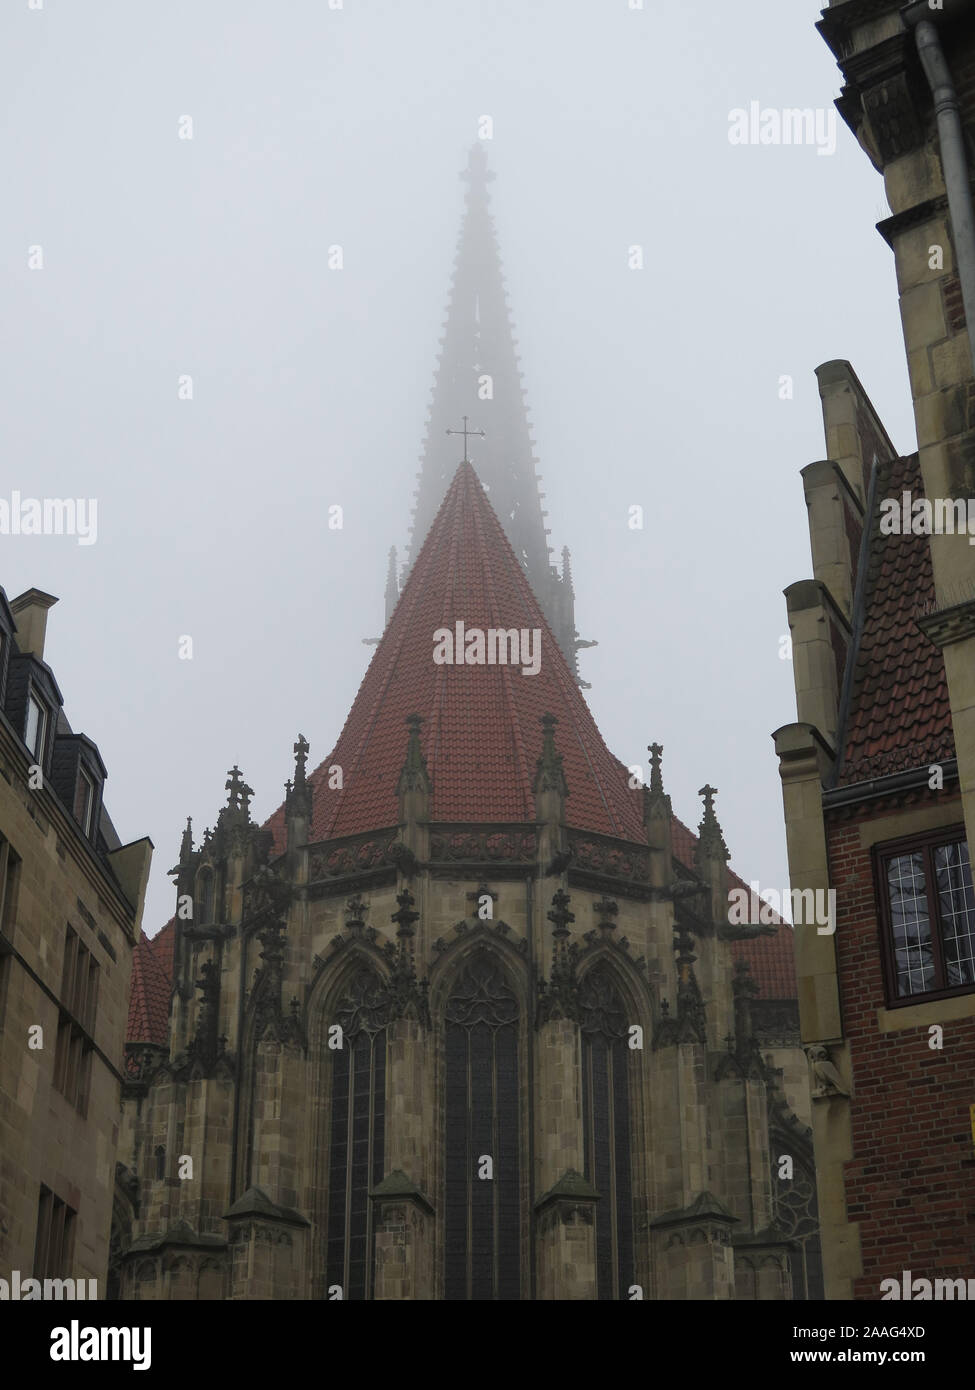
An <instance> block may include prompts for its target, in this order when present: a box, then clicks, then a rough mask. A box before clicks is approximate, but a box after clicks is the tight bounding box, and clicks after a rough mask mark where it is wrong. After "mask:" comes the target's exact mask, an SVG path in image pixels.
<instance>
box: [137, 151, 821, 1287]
mask: <svg viewBox="0 0 975 1390" xmlns="http://www.w3.org/2000/svg"><path fill="white" fill-rule="evenodd" d="M467 178H468V184H469V191H468V195H467V211H466V216H465V222H464V231H463V233H462V238H461V246H460V251H459V255H458V260H457V270H456V275H455V280H454V290H453V295H452V299H451V305H450V310H449V313H448V319H447V324H446V326H445V337H444V357H443V360H442V362H441V364H440V369H439V372H438V377H437V386H436V390H435V396H434V405H433V408H432V410H431V426H430V434H429V437H428V440H427V447H426V452H425V458H424V467H423V471H422V473H421V477H420V486H419V489H418V494H417V498H418V502H417V512H416V520H415V527H414V535H413V546H412V550H411V555H410V564H409V568H408V572H407V574H406V576H405V578H404V580H403V583H402V588H401V587H400V581H399V577H398V576H397V573H396V566H395V561H394V562H393V563H392V564H391V567H390V575H389V581H388V586H387V624H386V629H385V632H384V634H383V636H382V638H381V640H380V641H379V644H378V646H377V648H376V651H375V654H374V656H373V659H372V662H371V663H370V665H369V668H368V670H367V671H366V674H365V676H364V679H363V682H362V685H361V687H360V689H359V692H358V694H357V696H356V699H355V702H354V704H353V706H352V709H351V711H350V713H349V716H348V719H347V720H346V723H345V726H344V728H343V730H342V732H341V734H340V735H339V738H338V740H337V742H336V743H335V745H334V747H333V749H332V751H331V753H330V754H329V756H328V757H327V758H326V759H325V760H324V761H323V762H322V763H321V764H320V766H319V767H318V768H317V770H315V771H314V772H310V771H307V769H306V764H307V758H308V751H309V750H308V744H307V743H306V742H305V740H304V739H303V738H301V737H300V736H299V738H298V741H297V743H296V744H295V747H294V751H295V758H296V761H295V767H294V772H293V781H291V782H289V783H288V787H287V797H286V800H285V803H284V805H283V806H282V807H281V808H280V809H279V811H278V812H277V813H276V814H275V815H274V816H272V817H271V819H270V821H269V822H268V823H267V824H266V825H264V826H259V825H256V824H254V823H253V821H252V820H251V818H250V811H249V806H250V800H251V797H252V794H253V793H252V792H251V789H250V788H249V787H247V786H246V785H245V784H244V782H243V779H242V776H241V774H240V772H239V770H238V769H237V768H236V767H235V768H234V769H232V770H231V772H230V773H229V774H228V781H227V791H228V793H229V796H228V800H227V804H226V805H225V806H224V807H223V809H222V810H221V811H220V813H219V815H218V817H217V821H216V825H215V827H214V829H213V830H212V831H209V830H208V831H207V832H206V833H205V834H204V836H203V837H202V841H200V842H199V843H197V842H195V841H194V838H193V835H192V832H191V827H187V831H186V833H185V834H184V836H183V841H182V846H181V850H180V855H179V861H178V864H177V866H176V868H175V869H174V874H175V877H176V885H177V913H176V916H175V918H174V920H173V922H172V923H170V924H169V925H168V926H167V927H166V928H164V930H163V931H162V932H161V933H159V935H158V936H157V937H156V938H154V939H153V940H151V941H150V940H149V939H148V938H146V937H143V938H142V940H141V941H140V944H139V947H138V948H137V952H136V965H135V970H134V974H133V981H134V989H133V995H132V1003H131V1010H130V1033H129V1037H130V1042H129V1047H128V1059H127V1068H128V1077H129V1080H128V1082H127V1086H126V1103H125V1134H124V1139H123V1148H124V1153H125V1159H124V1162H125V1165H126V1172H125V1173H124V1175H123V1176H124V1178H125V1183H124V1186H125V1188H126V1190H127V1192H128V1194H129V1199H130V1206H129V1209H128V1212H127V1217H126V1221H127V1229H126V1230H125V1232H124V1233H123V1235H122V1237H121V1244H122V1248H123V1252H124V1253H123V1259H122V1275H121V1277H122V1289H123V1293H125V1294H129V1295H132V1296H134V1297H138V1298H146V1299H168V1298H197V1297H198V1298H221V1297H231V1298H257V1297H268V1296H270V1297H275V1298H288V1297H303V1298H316V1299H326V1300H329V1299H332V1300H334V1299H337V1298H343V1299H348V1298H353V1299H367V1298H376V1299H399V1298H404V1299H451V1300H457V1299H532V1298H539V1299H555V1298H566V1299H596V1298H600V1299H632V1298H637V1297H642V1298H648V1299H649V1298H659V1299H681V1298H709V1299H717V1298H732V1297H734V1298H739V1299H754V1298H790V1297H806V1296H816V1295H817V1292H818V1289H819V1267H818V1246H817V1235H816V1212H815V1184H814V1178H813V1170H812V1161H811V1145H810V1135H809V1129H808V1121H809V1110H810V1104H809V1094H808V1078H807V1067H806V1062H805V1058H804V1056H803V1053H802V1051H801V1048H800V1046H799V1038H798V1012H797V1007H796V1000H795V984H794V971H793V960H792V933H791V930H790V929H789V928H788V927H786V926H783V925H781V924H778V923H777V922H772V923H765V924H761V923H759V924H755V925H743V926H737V925H732V924H731V922H730V921H729V897H728V894H729V890H730V889H731V888H733V887H734V888H739V887H741V886H742V885H741V882H740V880H739V879H737V878H736V877H735V876H734V875H731V874H730V873H729V871H728V867H727V860H728V851H727V848H726V846H725V843H724V838H723V836H722V832H721V829H720V826H719V824H718V821H717V818H716V814H715V810H714V789H713V788H711V787H709V786H706V787H704V788H703V789H702V795H703V798H704V806H703V812H702V818H701V823H700V826H699V830H698V834H697V835H694V834H692V833H691V831H690V830H688V829H687V827H685V826H684V825H682V824H681V822H680V821H679V820H678V819H677V818H676V817H675V816H674V815H673V813H672V810H671V805H670V800H669V798H668V796H667V795H666V793H665V791H664V782H663V775H662V769H661V752H662V750H661V749H660V748H659V747H658V746H657V745H653V746H652V747H651V750H650V751H651V759H650V776H649V779H648V783H647V785H646V786H642V785H640V783H639V782H637V781H634V779H633V778H632V776H631V773H630V770H629V769H628V768H627V767H626V766H624V764H623V763H621V762H620V761H619V760H618V759H616V758H614V757H613V756H612V754H611V753H610V752H609V750H608V748H607V747H606V745H605V743H604V741H603V739H602V737H601V735H600V733H599V731H598V729H597V727H596V724H595V721H594V719H593V716H592V714H591V712H590V710H589V707H588V705H587V704H586V701H585V699H584V697H583V696H582V694H581V691H580V688H579V687H580V682H579V680H578V676H577V672H576V650H577V648H578V646H579V645H585V644H580V642H579V640H578V638H577V635H576V631H575V623H574V617H573V610H572V584H571V578H570V574H569V564H568V558H567V556H566V558H565V559H564V561H563V566H562V572H561V574H560V573H559V572H558V571H557V570H556V568H555V567H554V566H553V565H551V564H550V563H549V560H548V553H549V547H548V545H547V541H546V532H545V529H544V525H543V513H542V510H541V505H540V496H539V493H538V486H537V479H536V477H535V474H534V467H533V461H532V459H531V456H530V448H531V441H530V437H529V430H528V424H527V418H526V416H525V411H524V406H523V403H522V391H521V382H520V375H519V373H518V370H517V366H516V358H515V354H514V345H513V342H512V341H511V330H510V326H509V324H508V318H507V310H506V308H505V305H504V295H503V288H502V280H501V271H500V264H499V261H498V257H497V248H496V246H495V244H494V232H493V226H492V222H491V218H490V214H489V210H488V202H487V173H486V169H485V166H484V160H483V156H482V154H481V152H480V150H477V151H476V152H475V153H474V154H473V155H472V158H471V163H470V167H469V169H468V171H467ZM485 374H487V375H488V376H489V377H490V379H491V381H492V386H493V394H492V396H491V397H490V405H488V404H486V398H485V397H484V395H483V393H482V392H481V391H480V389H479V388H480V386H481V383H482V381H483V378H484V376H485ZM465 414H466V415H469V416H470V417H473V419H474V423H475V425H476V426H480V425H481V424H482V423H483V425H484V426H485V427H486V428H487V436H488V437H487V439H486V440H485V441H484V444H483V448H484V449H485V451H486V452H485V454H484V456H483V458H482V457H481V456H480V454H478V450H479V449H480V448H481V447H482V446H481V444H480V442H478V441H476V442H475V443H474V444H473V446H472V449H473V452H475V453H476V454H478V458H477V459H476V460H475V464H476V469H475V466H472V463H471V462H470V461H469V460H468V459H467V457H466V455H467V446H468V441H467V438H466V437H465V438H464V444H463V450H464V460H463V461H462V462H460V463H459V464H458V457H459V455H460V452H461V446H460V444H459V442H458V441H457V440H454V439H451V440H450V441H449V445H448V444H446V443H445V441H446V440H447V439H448V436H447V434H446V431H447V429H448V428H452V427H454V426H456V427H459V426H460V423H461V420H462V418H463V417H464V416H465ZM465 427H466V426H465ZM499 441H500V442H499ZM446 448H449V449H450V451H451V454H452V461H451V462H449V463H448V462H445V459H444V450H445V449H446ZM492 450H493V452H492ZM482 484H483V485H482ZM486 488H488V489H489V491H486ZM492 503H493V504H494V505H492ZM461 623H463V624H464V629H465V632H466V633H467V639H466V640H465V641H463V642H462V643H461V642H460V639H459V638H458V639H457V640H458V644H459V646H458V650H457V651H456V652H454V653H453V656H454V658H455V659H454V660H453V661H447V660H437V658H436V656H435V652H436V651H437V649H438V647H439V648H440V651H441V656H442V657H445V656H446V655H447V652H446V647H447V646H448V645H449V643H450V641H451V640H452V639H454V638H455V636H456V634H457V625H458V624H461ZM512 631H513V632H514V636H515V638H518V639H519V643H518V659H517V661H512V660H509V658H510V657H511V647H510V645H509V643H508V636H509V634H510V633H511V632H512ZM522 631H524V633H526V634H528V636H529V637H530V638H531V639H532V641H533V642H534V640H535V639H536V638H537V641H538V643H540V646H538V647H537V648H536V647H535V646H532V647H531V650H530V651H528V652H526V649H525V647H524V645H522V644H521V642H520V635H521V633H522ZM492 632H494V633H498V632H500V633H501V634H502V638H503V639H504V640H503V650H499V648H498V646H497V645H495V646H493V647H490V649H489V650H485V649H484V648H483V647H482V648H481V650H480V655H478V651H479V648H478V642H485V643H490V642H491V640H492V639H491V633H492ZM477 634H480V637H478V636H477ZM490 653H493V655H494V660H493V661H492V659H491V654H490ZM536 655H537V656H538V657H539V660H538V661H537V663H536V662H535V661H534V656H536ZM465 656H466V657H467V658H468V659H467V660H466V661H465V660H464V657H465ZM526 658H527V662H526ZM526 665H527V668H528V671H529V673H528V674H526V670H525V668H526ZM786 1155H788V1156H789V1157H790V1158H791V1159H792V1165H791V1167H790V1165H783V1164H781V1163H780V1161H779V1160H780V1159H781V1158H782V1157H783V1156H786ZM786 1168H788V1169H789V1174H788V1176H787V1177H784V1176H782V1174H783V1172H784V1171H785V1169H786Z"/></svg>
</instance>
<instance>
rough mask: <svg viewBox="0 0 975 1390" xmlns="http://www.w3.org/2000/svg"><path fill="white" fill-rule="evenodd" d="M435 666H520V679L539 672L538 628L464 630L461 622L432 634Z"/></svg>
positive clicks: (539, 646) (540, 664) (540, 656)
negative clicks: (451, 627)
mask: <svg viewBox="0 0 975 1390" xmlns="http://www.w3.org/2000/svg"><path fill="white" fill-rule="evenodd" d="M433 660H434V664H435V665H437V666H521V674H522V675H523V676H537V675H538V673H539V671H540V670H541V669H542V630H541V628H538V627H534V628H527V627H522V628H517V627H489V628H488V629H487V631H485V630H484V628H480V627H465V626H464V622H463V619H461V620H459V621H458V622H456V623H454V628H453V631H451V629H450V628H449V627H438V628H437V630H436V631H435V632H434V634H433Z"/></svg>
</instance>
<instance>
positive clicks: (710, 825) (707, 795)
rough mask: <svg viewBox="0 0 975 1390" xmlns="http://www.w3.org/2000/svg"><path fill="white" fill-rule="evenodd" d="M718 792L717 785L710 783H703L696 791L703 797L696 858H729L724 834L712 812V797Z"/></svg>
mask: <svg viewBox="0 0 975 1390" xmlns="http://www.w3.org/2000/svg"><path fill="white" fill-rule="evenodd" d="M717 794H718V789H717V787H712V786H711V784H710V783H705V785H704V786H703V787H701V789H700V791H699V792H698V796H703V797H704V815H703V817H702V819H701V824H700V825H699V826H698V831H697V835H698V845H697V851H698V852H697V855H696V856H695V857H696V858H698V859H700V858H702V857H703V858H708V859H725V860H727V859H728V858H730V856H729V854H728V846H727V845H726V844H725V842H724V835H723V834H722V833H721V826H720V825H719V824H718V818H717V816H716V815H715V813H714V798H715V797H716V796H717Z"/></svg>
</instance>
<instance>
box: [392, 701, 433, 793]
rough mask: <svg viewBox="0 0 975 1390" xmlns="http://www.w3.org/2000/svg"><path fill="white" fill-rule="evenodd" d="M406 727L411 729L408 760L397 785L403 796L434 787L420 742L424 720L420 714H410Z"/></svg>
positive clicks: (408, 741)
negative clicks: (406, 793)
mask: <svg viewBox="0 0 975 1390" xmlns="http://www.w3.org/2000/svg"><path fill="white" fill-rule="evenodd" d="M406 727H407V729H408V730H409V733H408V735H407V739H406V760H405V762H404V763H403V770H402V771H401V772H400V775H399V782H398V783H397V787H396V791H397V795H399V796H402V795H403V794H404V792H412V791H423V792H430V791H432V789H433V784H432V783H431V781H430V774H429V772H428V771H427V760H426V758H424V756H423V748H422V745H421V743H420V730H421V728H422V727H423V720H422V718H421V717H420V715H418V714H408V715H407V717H406Z"/></svg>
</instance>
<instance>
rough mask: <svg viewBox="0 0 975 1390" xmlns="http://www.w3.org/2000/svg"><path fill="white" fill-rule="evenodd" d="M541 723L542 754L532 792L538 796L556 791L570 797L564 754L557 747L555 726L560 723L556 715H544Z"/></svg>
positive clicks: (560, 794)
mask: <svg viewBox="0 0 975 1390" xmlns="http://www.w3.org/2000/svg"><path fill="white" fill-rule="evenodd" d="M539 722H540V723H541V726H542V752H541V755H540V757H539V759H538V763H537V764H536V769H535V780H534V782H533V783H532V791H533V792H535V793H536V794H537V793H538V792H548V791H554V792H557V793H558V794H559V796H568V794H569V787H568V783H567V782H566V780H565V771H564V769H563V767H562V754H561V753H559V752H558V750H557V749H556V747H555V726H556V725H557V724H558V722H559V721H558V720H557V719H556V717H555V715H554V714H543V715H542V716H541V719H540V721H539Z"/></svg>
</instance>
